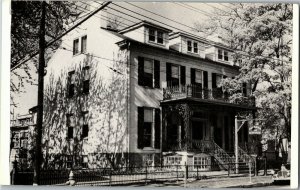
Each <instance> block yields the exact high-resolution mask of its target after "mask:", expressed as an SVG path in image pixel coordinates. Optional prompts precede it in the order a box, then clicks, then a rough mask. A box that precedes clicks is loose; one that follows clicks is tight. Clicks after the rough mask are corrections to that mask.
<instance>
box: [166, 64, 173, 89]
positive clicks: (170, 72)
mask: <svg viewBox="0 0 300 190" xmlns="http://www.w3.org/2000/svg"><path fill="white" fill-rule="evenodd" d="M171 67H172V64H171V63H166V72H167V73H166V76H167V78H166V79H167V85H168V86H169V85H171V77H172V71H171Z"/></svg>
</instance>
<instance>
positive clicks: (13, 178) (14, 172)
mask: <svg viewBox="0 0 300 190" xmlns="http://www.w3.org/2000/svg"><path fill="white" fill-rule="evenodd" d="M17 172H18V162H17V160H15V161H14V162H13V169H12V171H11V184H12V185H17V183H16V175H17Z"/></svg>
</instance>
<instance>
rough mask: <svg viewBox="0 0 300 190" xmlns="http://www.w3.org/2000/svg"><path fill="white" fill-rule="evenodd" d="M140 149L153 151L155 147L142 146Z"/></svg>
mask: <svg viewBox="0 0 300 190" xmlns="http://www.w3.org/2000/svg"><path fill="white" fill-rule="evenodd" d="M142 150H148V151H149V150H151V151H155V150H156V149H155V148H153V147H144V148H143V149H142Z"/></svg>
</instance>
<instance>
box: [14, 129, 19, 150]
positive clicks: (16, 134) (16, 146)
mask: <svg viewBox="0 0 300 190" xmlns="http://www.w3.org/2000/svg"><path fill="white" fill-rule="evenodd" d="M12 141H13V147H14V148H19V147H20V139H19V133H14V134H13V140H12Z"/></svg>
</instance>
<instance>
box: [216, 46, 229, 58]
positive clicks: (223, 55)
mask: <svg viewBox="0 0 300 190" xmlns="http://www.w3.org/2000/svg"><path fill="white" fill-rule="evenodd" d="M218 60H221V61H229V53H228V51H225V50H221V49H218Z"/></svg>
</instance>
